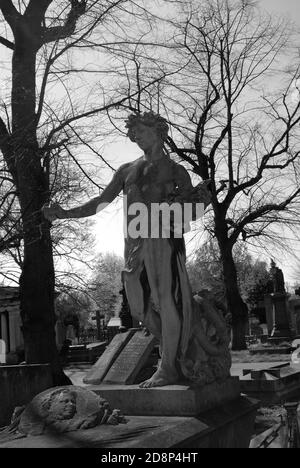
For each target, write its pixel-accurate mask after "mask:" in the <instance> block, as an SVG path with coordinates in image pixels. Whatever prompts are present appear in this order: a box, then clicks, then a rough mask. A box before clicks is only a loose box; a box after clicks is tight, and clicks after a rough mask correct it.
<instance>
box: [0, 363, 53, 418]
mask: <svg viewBox="0 0 300 468" xmlns="http://www.w3.org/2000/svg"><path fill="white" fill-rule="evenodd" d="M52 385H53V381H52V374H51V369H50V366H49V365H48V364H41V365H39V364H36V365H24V366H0V392H1V393H0V427H2V426H6V425H7V424H9V423H10V419H11V416H12V414H13V411H14V409H15V407H16V406H23V405H26V404H27V403H29V402H30V401H31V400H32V398H33V397H34V396H35V395H37V394H38V393H40V392H42V391H43V390H46V389H47V388H50V387H52Z"/></svg>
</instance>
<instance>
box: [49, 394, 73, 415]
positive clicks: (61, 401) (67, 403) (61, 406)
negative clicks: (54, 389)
mask: <svg viewBox="0 0 300 468" xmlns="http://www.w3.org/2000/svg"><path fill="white" fill-rule="evenodd" d="M75 413H76V399H75V397H74V396H73V395H72V393H70V392H62V393H59V394H58V395H56V397H55V398H54V400H53V402H52V404H51V407H50V409H49V416H50V418H51V419H54V420H65V419H72V418H73V417H74V416H75Z"/></svg>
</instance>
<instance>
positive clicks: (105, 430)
mask: <svg viewBox="0 0 300 468" xmlns="http://www.w3.org/2000/svg"><path fill="white" fill-rule="evenodd" d="M257 409H258V404H257V402H256V401H255V400H252V399H250V398H247V397H239V398H237V399H235V400H234V401H231V402H228V403H226V404H224V405H221V406H218V407H217V408H215V409H212V410H209V411H206V412H203V413H201V415H199V416H197V417H196V418H194V417H182V416H172V417H168V416H128V417H127V419H128V422H127V424H120V425H119V426H108V425H103V426H100V427H96V428H94V429H88V430H85V431H77V432H75V433H72V436H71V437H70V434H55V433H53V434H50V435H42V436H36V437H32V436H31V437H27V438H24V439H18V440H15V441H12V442H6V443H4V444H1V445H0V447H1V448H82V447H84V448H94V449H95V448H96V449H104V448H105V449H110V450H111V453H114V449H123V450H125V451H126V449H132V452H133V453H134V449H136V448H146V449H156V448H165V449H172V448H181V449H182V448H194V449H201V448H249V445H250V440H251V437H252V435H253V427H254V421H255V417H256V412H257ZM124 453H126V452H124ZM199 461H200V459H199Z"/></svg>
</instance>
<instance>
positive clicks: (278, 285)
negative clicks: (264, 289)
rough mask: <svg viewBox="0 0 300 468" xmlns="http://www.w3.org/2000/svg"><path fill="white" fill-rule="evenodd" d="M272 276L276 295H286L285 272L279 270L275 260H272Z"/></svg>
mask: <svg viewBox="0 0 300 468" xmlns="http://www.w3.org/2000/svg"><path fill="white" fill-rule="evenodd" d="M270 276H271V281H272V287H273V292H274V293H283V294H284V293H285V292H286V290H285V281H284V275H283V271H282V270H281V269H280V268H278V266H277V265H276V263H275V262H274V260H273V259H271V268H270Z"/></svg>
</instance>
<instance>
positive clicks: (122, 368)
mask: <svg viewBox="0 0 300 468" xmlns="http://www.w3.org/2000/svg"><path fill="white" fill-rule="evenodd" d="M156 343H157V340H156V339H155V337H154V336H153V335H148V336H146V335H145V333H144V332H143V331H138V332H136V333H135V335H133V337H132V338H131V339H130V341H129V342H128V343H127V344H126V346H125V347H124V349H123V350H122V352H121V353H120V354H119V356H118V358H117V359H116V360H115V362H114V364H113V365H112V366H111V368H110V370H109V372H108V373H107V374H106V377H105V379H104V382H105V383H119V384H123V385H132V384H134V383H135V379H136V377H137V375H138V373H139V372H140V370H141V369H142V368H143V366H144V365H145V364H146V362H147V360H148V358H149V356H150V354H151V352H152V350H153V348H154V346H155V344H156Z"/></svg>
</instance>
